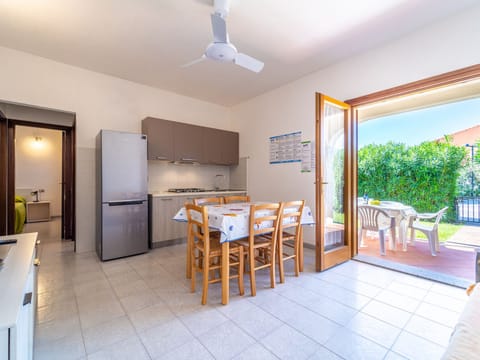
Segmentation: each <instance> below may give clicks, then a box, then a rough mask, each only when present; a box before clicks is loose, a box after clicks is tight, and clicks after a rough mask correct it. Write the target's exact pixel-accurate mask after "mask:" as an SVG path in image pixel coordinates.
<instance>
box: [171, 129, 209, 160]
mask: <svg viewBox="0 0 480 360" xmlns="http://www.w3.org/2000/svg"><path fill="white" fill-rule="evenodd" d="M173 138H174V154H175V161H185V162H199V163H201V164H204V163H205V162H206V161H205V156H204V154H203V127H201V126H196V125H190V124H183V123H175V127H174V135H173Z"/></svg>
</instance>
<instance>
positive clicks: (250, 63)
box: [233, 53, 264, 73]
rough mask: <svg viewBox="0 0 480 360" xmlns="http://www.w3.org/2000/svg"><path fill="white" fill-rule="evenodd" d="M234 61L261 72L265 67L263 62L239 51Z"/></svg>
mask: <svg viewBox="0 0 480 360" xmlns="http://www.w3.org/2000/svg"><path fill="white" fill-rule="evenodd" d="M233 62H234V63H235V64H237V65H239V66H241V67H243V68H245V69H248V70H251V71H254V72H256V73H259V72H260V71H262V69H263V65H264V64H263V62H261V61H260V60H257V59H255V58H253V57H251V56H248V55H246V54H242V53H238V54H237V55H236V56H235V60H233Z"/></svg>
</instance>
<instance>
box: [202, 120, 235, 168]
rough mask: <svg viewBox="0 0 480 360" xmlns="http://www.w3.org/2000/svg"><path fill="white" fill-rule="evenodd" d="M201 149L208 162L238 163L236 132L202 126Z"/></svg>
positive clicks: (220, 163)
mask: <svg viewBox="0 0 480 360" xmlns="http://www.w3.org/2000/svg"><path fill="white" fill-rule="evenodd" d="M203 149H204V153H205V158H206V160H207V162H208V163H209V164H215V165H238V133H236V132H233V131H224V130H220V129H212V128H204V134H203Z"/></svg>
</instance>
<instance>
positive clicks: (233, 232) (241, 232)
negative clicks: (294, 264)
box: [173, 202, 315, 305]
mask: <svg viewBox="0 0 480 360" xmlns="http://www.w3.org/2000/svg"><path fill="white" fill-rule="evenodd" d="M252 204H255V203H253V202H251V203H234V204H223V205H207V208H208V225H209V227H210V229H212V230H216V231H219V232H220V243H221V244H222V260H221V261H222V264H221V265H222V271H221V283H222V304H224V305H226V304H228V301H229V290H230V289H229V278H230V265H229V262H230V259H229V256H228V254H229V249H230V242H232V241H235V240H239V239H244V238H246V237H248V235H249V220H250V206H251V205H252ZM256 204H258V202H256ZM284 211H285V212H286V213H288V211H289V209H288V208H286V209H285V210H284ZM291 211H292V212H294V211H295V209H294V208H292V209H291ZM193 216H195V215H193ZM288 219H289V218H287V220H286V221H288ZM173 220H175V221H181V222H187V213H186V210H185V207H182V208H181V209H180V210H179V211H178V212H177V213H176V214H175V216H174V217H173ZM198 220H200V219H198ZM300 222H301V224H302V225H313V224H314V223H315V221H314V219H313V215H312V211H311V210H310V208H309V207H308V206H305V207H304V209H303V213H302V219H301V221H300ZM300 238H301V244H300V254H299V264H300V267H301V270H303V236H300ZM187 241H188V242H190V241H191V239H189V237H187ZM190 249H191V244H189V243H187V251H190ZM186 273H187V278H190V277H191V276H192V264H191V262H190V256H189V255H188V254H187V260H186Z"/></svg>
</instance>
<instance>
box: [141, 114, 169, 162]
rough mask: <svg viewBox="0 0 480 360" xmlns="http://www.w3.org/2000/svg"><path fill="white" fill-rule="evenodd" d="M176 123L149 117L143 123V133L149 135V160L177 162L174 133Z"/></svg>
mask: <svg viewBox="0 0 480 360" xmlns="http://www.w3.org/2000/svg"><path fill="white" fill-rule="evenodd" d="M174 126H175V122H173V121H168V120H161V119H155V118H152V117H148V118H145V119H143V121H142V133H143V134H145V135H147V140H148V146H147V149H148V150H147V151H148V160H168V161H173V160H175V156H174V147H173V131H174Z"/></svg>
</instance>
